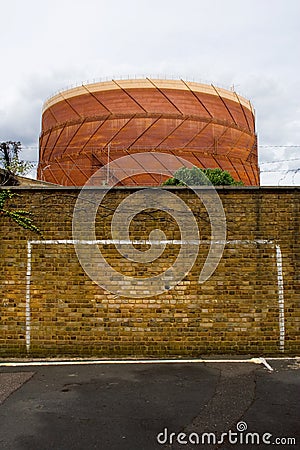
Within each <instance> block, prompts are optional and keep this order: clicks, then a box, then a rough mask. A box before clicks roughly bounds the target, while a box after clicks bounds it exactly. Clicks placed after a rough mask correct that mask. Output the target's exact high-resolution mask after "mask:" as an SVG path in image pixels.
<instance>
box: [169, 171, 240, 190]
mask: <svg viewBox="0 0 300 450" xmlns="http://www.w3.org/2000/svg"><path fill="white" fill-rule="evenodd" d="M208 180H209V182H210V183H211V184H212V185H213V186H229V185H233V186H241V185H243V182H242V181H235V180H234V178H233V177H232V176H231V175H230V173H229V172H227V171H226V170H221V169H200V168H199V167H195V166H194V167H192V168H191V169H189V168H188V167H181V168H180V169H178V170H176V172H175V173H174V177H172V178H168V179H167V180H166V181H165V182H164V183H163V185H164V186H205V185H208V184H210V183H209V182H208Z"/></svg>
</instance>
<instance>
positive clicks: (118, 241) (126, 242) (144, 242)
mask: <svg viewBox="0 0 300 450" xmlns="http://www.w3.org/2000/svg"><path fill="white" fill-rule="evenodd" d="M29 242H30V243H31V244H54V245H59V244H73V245H75V244H82V245H96V244H100V245H101V244H102V245H151V244H155V245H166V244H173V245H201V244H241V245H247V244H272V245H273V244H274V242H273V241H270V240H267V239H254V240H236V239H233V240H226V241H218V240H211V241H210V240H200V239H194V240H188V241H187V240H179V239H165V240H164V239H162V240H149V239H139V240H130V239H97V240H85V239H80V240H78V239H54V240H53V239H51V240H47V239H45V240H38V241H29Z"/></svg>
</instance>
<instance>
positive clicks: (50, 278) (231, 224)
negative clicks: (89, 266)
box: [0, 187, 300, 357]
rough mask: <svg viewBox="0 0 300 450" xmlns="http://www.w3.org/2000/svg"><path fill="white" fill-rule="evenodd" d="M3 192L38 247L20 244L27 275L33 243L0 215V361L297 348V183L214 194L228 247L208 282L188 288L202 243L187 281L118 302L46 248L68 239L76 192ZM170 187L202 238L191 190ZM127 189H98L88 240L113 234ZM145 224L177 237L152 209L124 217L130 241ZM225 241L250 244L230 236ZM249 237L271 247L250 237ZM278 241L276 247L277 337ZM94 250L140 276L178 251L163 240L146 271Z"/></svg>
mask: <svg viewBox="0 0 300 450" xmlns="http://www.w3.org/2000/svg"><path fill="white" fill-rule="evenodd" d="M12 190H13V191H14V192H16V193H17V194H18V196H15V197H13V199H11V200H10V205H11V206H12V207H16V208H17V207H18V208H19V207H21V208H24V209H27V210H28V211H31V212H32V213H33V214H34V219H35V224H36V225H37V226H38V227H39V228H40V229H41V231H42V233H43V238H44V242H39V243H31V244H30V249H31V272H30V274H28V242H29V241H30V242H32V241H36V240H40V238H39V237H38V236H37V235H35V234H33V233H32V232H29V231H25V230H23V229H21V228H20V227H18V226H17V225H16V224H15V223H14V222H12V221H11V220H10V219H8V218H5V217H3V216H0V220H1V229H0V239H1V240H0V245H1V261H0V291H1V297H0V315H1V322H0V356H2V357H7V356H26V355H28V356H36V357H37V356H39V357H44V356H68V355H69V356H97V357H127V356H131V357H138V356H144V357H173V356H180V357H197V356H198V357H199V356H201V355H205V354H252V355H276V354H283V353H284V354H289V355H293V354H297V353H299V349H300V335H299V327H300V289H299V287H300V286H299V284H300V283H299V281H300V272H299V258H300V244H299V233H300V230H299V222H300V212H299V199H300V195H299V194H300V191H299V189H297V188H262V187H261V188H224V189H223V188H220V189H218V194H219V196H220V198H221V200H222V203H223V207H224V210H225V213H226V220H227V240H228V241H231V242H229V243H227V244H226V246H225V249H224V253H223V257H222V259H221V261H220V263H219V265H218V267H217V269H216V271H215V272H214V274H213V275H212V276H211V277H210V279H209V280H208V281H206V282H205V283H203V284H199V283H198V277H199V273H200V271H201V268H202V267H203V264H204V261H205V258H206V256H207V253H208V248H209V247H208V245H207V244H202V245H201V246H200V248H199V254H198V257H197V260H196V263H195V264H194V266H193V268H192V269H191V271H190V272H189V273H188V274H187V275H186V277H185V278H184V279H183V280H182V281H181V282H180V283H179V284H178V285H177V286H176V287H175V288H174V289H166V291H165V292H164V293H162V294H161V295H155V296H152V297H149V296H145V297H143V296H140V297H136V296H132V297H122V296H118V295H116V294H114V293H110V292H108V291H106V290H105V289H103V288H101V287H99V286H98V285H97V284H96V283H95V282H93V281H92V280H91V279H89V277H88V276H87V275H86V274H85V272H84V270H83V268H82V267H81V265H80V263H79V262H78V259H77V256H76V253H75V249H74V245H72V244H67V243H64V244H62V243H59V244H55V245H54V244H53V243H49V241H53V240H60V241H61V240H68V239H69V240H70V239H72V216H73V208H74V205H75V202H76V198H77V196H78V193H79V189H77V188H30V189H28V188H13V189H12ZM170 190H171V191H172V193H174V194H176V195H178V196H179V197H180V198H181V199H182V200H183V201H184V202H185V203H186V204H187V205H188V206H189V207H190V208H191V209H192V210H193V213H194V217H195V218H196V220H197V224H198V228H199V235H200V239H202V240H209V239H210V236H211V234H210V233H211V229H210V223H209V220H208V216H207V212H206V210H205V208H204V206H203V205H202V204H201V202H200V201H199V199H198V198H197V196H196V195H195V194H194V193H193V192H192V191H190V190H187V189H184V188H177V189H176V188H170ZM133 192H135V190H134V189H130V188H114V189H112V190H111V191H110V192H109V193H108V194H107V195H106V197H105V198H104V200H103V202H102V203H101V205H100V207H99V210H98V215H97V220H96V237H97V239H111V238H112V236H111V219H112V215H113V213H114V211H115V208H116V207H117V205H118V204H119V203H120V202H121V201H122V200H124V198H126V197H127V196H129V195H131V194H132V193H133ZM98 193H99V191H97V190H94V191H92V190H91V192H90V196H91V197H90V198H91V201H97V195H98ZM170 208H172V205H170ZM155 228H160V229H161V230H163V231H164V233H165V235H166V238H167V239H180V233H179V228H178V225H177V224H176V223H175V221H174V219H173V218H172V216H171V215H170V214H166V213H165V212H163V211H159V210H151V211H145V212H141V213H139V214H138V215H137V216H136V217H135V218H134V219H133V222H132V224H131V227H130V233H131V234H130V238H131V239H133V240H144V239H148V238H149V233H150V231H151V230H153V229H155ZM235 240H236V241H241V240H243V241H248V243H245V242H244V243H234V242H232V241H235ZM259 240H269V241H271V243H268V244H265V243H257V241H259ZM276 245H278V246H280V250H281V253H282V273H283V296H284V310H283V311H284V321H283V317H282V316H281V325H282V323H283V324H284V329H281V332H280V326H279V319H280V317H279V316H280V309H279V294H280V292H279V285H278V265H277V262H278V261H277V258H276ZM137 247H139V246H137ZM139 248H140V249H141V250H145V249H146V248H148V247H146V246H140V247H139ZM101 250H102V252H103V255H104V256H105V258H106V259H107V261H108V262H109V263H110V264H111V266H112V267H114V268H115V269H116V270H118V271H120V272H121V273H123V274H126V275H128V276H145V274H146V275H147V276H150V275H151V274H158V273H160V272H161V271H163V270H165V269H166V267H168V265H172V264H173V262H174V261H175V259H176V257H177V254H178V250H179V248H178V245H177V246H176V245H173V244H167V246H166V249H165V251H164V253H163V254H162V255H161V257H160V258H159V259H158V260H157V261H155V262H153V263H151V264H150V266H149V264H148V265H147V264H145V263H144V264H142V263H136V262H132V261H128V260H126V258H123V257H122V256H120V254H119V253H118V251H117V249H116V248H115V246H114V245H112V244H107V245H103V246H102V248H101ZM29 275H30V276H29ZM115 284H116V285H117V284H118V281H117V280H116V281H115ZM28 289H29V292H28ZM136 289H137V290H138V289H139V286H137V287H136ZM26 308H27V316H26ZM26 343H27V347H26ZM283 346H284V347H283Z"/></svg>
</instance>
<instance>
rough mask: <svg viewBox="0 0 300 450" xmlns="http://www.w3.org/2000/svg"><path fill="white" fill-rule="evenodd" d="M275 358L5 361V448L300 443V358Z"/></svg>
mask: <svg viewBox="0 0 300 450" xmlns="http://www.w3.org/2000/svg"><path fill="white" fill-rule="evenodd" d="M269 362H270V364H271V365H272V367H273V368H274V371H273V372H270V371H269V370H268V369H267V368H266V367H265V366H263V365H256V364H252V363H209V364H206V363H201V364H185V363H180V364H153V365H152V364H151V365H149V364H146V365H145V364H130V365H124V364H121V365H117V364H115V365H102V364H100V365H81V366H80V365H72V364H70V365H66V366H41V367H14V368H12V367H3V366H1V364H0V431H1V433H0V449H1V450H2V449H3V450H50V449H51V450H73V449H74V450H90V449H104V450H111V449H112V450H156V449H170V448H172V449H195V448H201V449H217V448H218V449H222V450H225V449H234V448H236V449H239V450H240V449H251V450H252V449H264V448H270V445H273V448H274V446H275V447H276V448H284V449H289V448H291V449H300V401H299V400H300V377H299V375H300V370H299V369H300V363H299V361H297V360H290V361H269ZM180 433H181V434H180ZM203 433H210V435H208V434H206V435H205V434H203ZM222 433H226V435H223V436H222ZM253 433H254V434H253ZM288 438H292V439H295V440H296V444H295V443H293V442H292V441H288V440H287V439H288ZM197 439H198V440H197ZM202 439H203V441H202ZM208 439H209V440H208ZM198 442H199V443H198ZM208 442H210V444H209V445H208ZM245 442H247V443H245ZM277 442H278V444H277Z"/></svg>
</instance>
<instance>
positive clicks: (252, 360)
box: [0, 358, 273, 371]
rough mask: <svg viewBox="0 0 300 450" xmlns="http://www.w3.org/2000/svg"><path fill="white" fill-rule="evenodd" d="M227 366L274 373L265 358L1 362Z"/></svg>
mask: <svg viewBox="0 0 300 450" xmlns="http://www.w3.org/2000/svg"><path fill="white" fill-rule="evenodd" d="M200 363H205V364H215V363H220V364H225V363H230V364H232V363H240V364H244V363H252V364H263V365H264V366H265V367H266V368H267V369H268V370H270V371H273V369H272V367H271V366H270V365H269V364H268V363H267V362H266V360H265V359H264V358H250V359H248V358H245V359H209V358H208V359H94V360H92V359H71V360H45V361H40V360H39V361H34V360H33V361H8V362H6V361H4V362H0V367H28V366H69V365H78V366H86V365H90V364H94V365H98V364H106V365H107V364H109V365H117V364H200Z"/></svg>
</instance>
